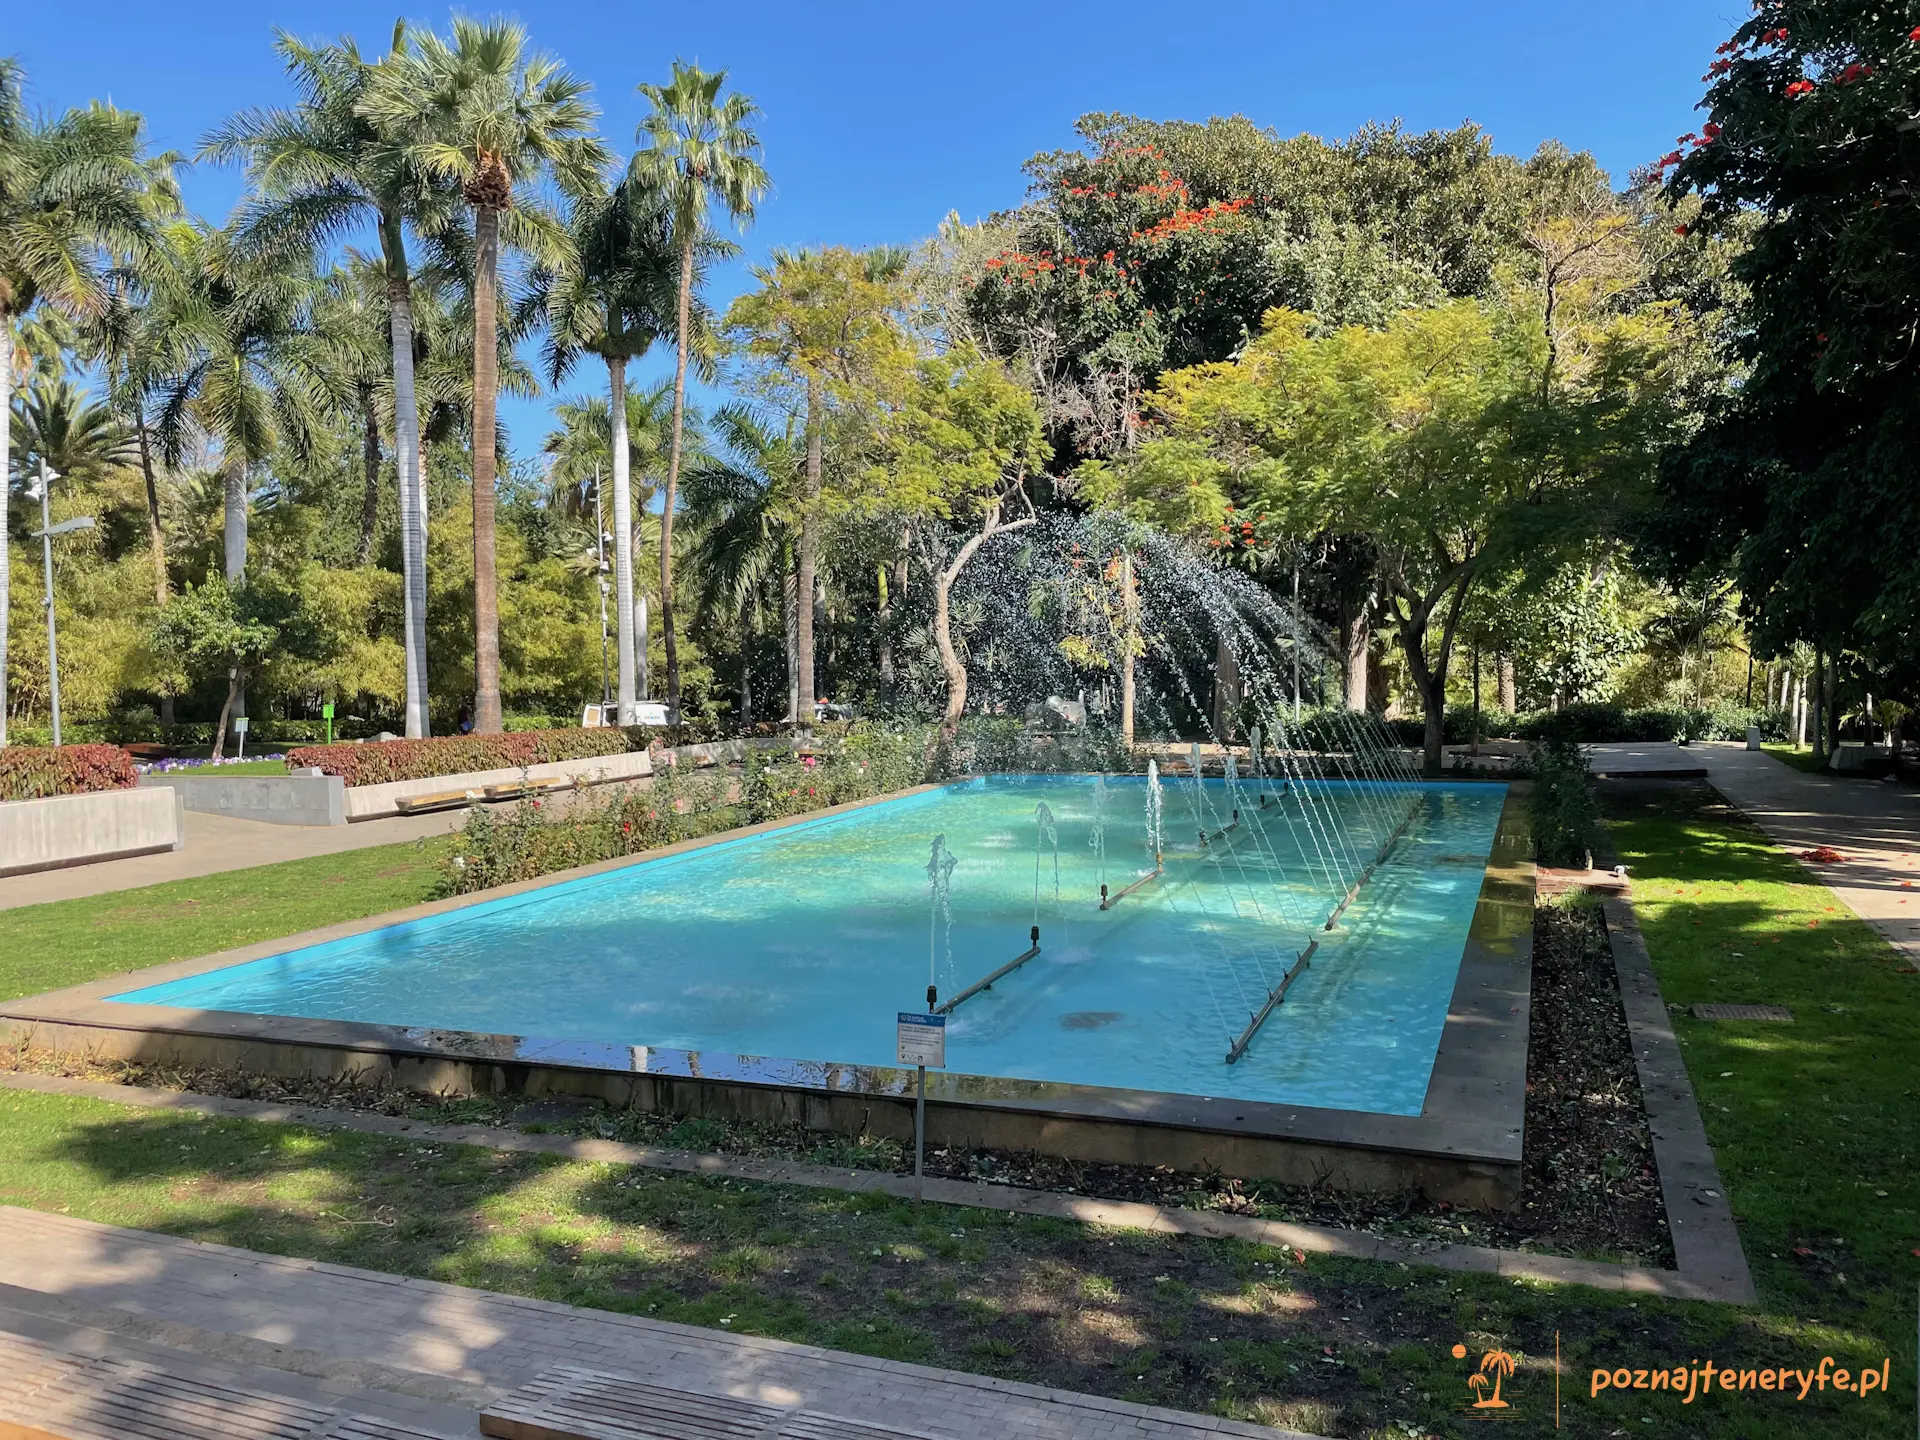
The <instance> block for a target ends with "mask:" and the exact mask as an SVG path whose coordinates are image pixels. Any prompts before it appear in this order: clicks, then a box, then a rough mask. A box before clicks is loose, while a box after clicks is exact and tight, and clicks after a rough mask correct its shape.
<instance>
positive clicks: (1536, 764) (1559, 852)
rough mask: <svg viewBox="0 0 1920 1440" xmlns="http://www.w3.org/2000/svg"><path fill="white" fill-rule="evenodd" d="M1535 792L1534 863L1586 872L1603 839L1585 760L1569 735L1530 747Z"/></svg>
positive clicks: (1553, 736) (1529, 764)
mask: <svg viewBox="0 0 1920 1440" xmlns="http://www.w3.org/2000/svg"><path fill="white" fill-rule="evenodd" d="M1527 769H1528V771H1529V773H1530V774H1531V775H1532V777H1533V792H1532V794H1531V795H1530V796H1529V797H1528V803H1527V809H1528V813H1529V816H1530V818H1531V820H1532V822H1533V853H1534V858H1535V859H1536V860H1538V861H1539V863H1540V864H1542V865H1558V866H1572V867H1580V868H1584V867H1586V866H1587V865H1590V864H1591V863H1592V851H1593V845H1594V841H1595V840H1596V839H1597V838H1598V837H1599V834H1600V806H1599V802H1598V801H1597V800H1595V798H1594V794H1593V783H1592V781H1591V780H1589V779H1588V778H1587V756H1586V752H1585V751H1583V750H1582V749H1581V748H1580V746H1579V743H1578V742H1577V741H1575V740H1574V739H1573V738H1572V737H1571V735H1570V734H1568V733H1567V732H1566V731H1560V732H1555V733H1549V734H1546V735H1542V736H1541V737H1540V738H1539V739H1537V740H1535V741H1533V742H1532V743H1531V744H1530V745H1529V746H1528V747H1527Z"/></svg>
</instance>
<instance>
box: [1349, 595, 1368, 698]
mask: <svg viewBox="0 0 1920 1440" xmlns="http://www.w3.org/2000/svg"><path fill="white" fill-rule="evenodd" d="M1346 632H1347V663H1346V669H1345V674H1346V682H1347V709H1349V710H1352V711H1356V712H1361V711H1364V710H1365V709H1366V708H1367V648H1368V646H1369V645H1371V644H1372V642H1373V626H1372V624H1371V623H1370V622H1369V621H1368V619H1367V607H1366V605H1365V604H1360V605H1356V606H1355V607H1354V609H1353V613H1352V614H1351V615H1349V616H1348V617H1347V625H1346Z"/></svg>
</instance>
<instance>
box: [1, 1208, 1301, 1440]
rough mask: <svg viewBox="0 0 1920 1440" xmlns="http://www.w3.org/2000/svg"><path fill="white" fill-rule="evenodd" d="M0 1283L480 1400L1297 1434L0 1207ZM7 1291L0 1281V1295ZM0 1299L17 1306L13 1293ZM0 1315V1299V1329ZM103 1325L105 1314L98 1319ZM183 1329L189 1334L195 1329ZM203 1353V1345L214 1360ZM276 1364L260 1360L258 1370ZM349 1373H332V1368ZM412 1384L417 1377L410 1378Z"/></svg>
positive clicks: (1187, 1434) (170, 1337)
mask: <svg viewBox="0 0 1920 1440" xmlns="http://www.w3.org/2000/svg"><path fill="white" fill-rule="evenodd" d="M0 1286H12V1287H16V1290H17V1291H18V1292H26V1293H31V1294H37V1295H38V1296H39V1297H42V1298H43V1299H44V1300H49V1301H58V1302H62V1303H66V1304H70V1305H73V1306H76V1307H79V1308H78V1309H77V1310H76V1311H75V1312H74V1313H75V1314H82V1315H86V1314H94V1313H96V1312H101V1311H105V1312H110V1313H111V1315H118V1316H124V1317H126V1320H127V1322H129V1324H131V1325H139V1324H142V1323H144V1324H148V1325H165V1326H167V1327H169V1329H168V1331H167V1334H166V1337H165V1338H164V1340H163V1343H170V1344H174V1345H177V1346H181V1347H183V1348H189V1349H191V1348H196V1347H209V1346H211V1347H213V1348H216V1349H224V1347H227V1346H229V1345H230V1346H231V1347H233V1353H232V1355H230V1356H227V1357H226V1358H231V1359H237V1360H240V1361H241V1362H242V1363H247V1364H256V1365H258V1364H263V1363H264V1364H268V1365H275V1363H276V1359H277V1358H278V1357H285V1361H284V1364H285V1368H287V1369H289V1370H292V1371H295V1372H297V1373H302V1374H309V1375H311V1374H314V1373H316V1372H327V1371H329V1369H330V1367H337V1368H338V1370H339V1372H340V1374H339V1376H338V1377H336V1379H337V1383H343V1384H344V1383H351V1384H355V1385H358V1386H360V1387H363V1388H368V1389H373V1388H385V1387H384V1386H383V1383H382V1377H383V1376H387V1375H397V1376H399V1377H400V1378H401V1379H402V1380H403V1381H404V1380H405V1378H406V1377H419V1378H422V1379H428V1380H431V1381H433V1382H436V1383H437V1384H438V1385H439V1386H440V1387H441V1389H440V1391H439V1393H431V1394H430V1396H429V1398H430V1399H432V1400H434V1401H439V1402H442V1403H444V1401H445V1400H447V1399H450V1398H453V1397H454V1396H455V1395H462V1394H463V1395H466V1396H468V1397H471V1398H474V1399H479V1400H491V1399H494V1398H496V1397H497V1396H498V1395H501V1394H504V1393H505V1392H506V1391H509V1390H512V1389H514V1388H516V1387H518V1386H520V1385H523V1384H525V1383H527V1382H528V1381H530V1380H532V1379H533V1378H534V1377H535V1376H536V1375H538V1374H540V1373H541V1372H542V1371H545V1370H549V1369H551V1368H553V1367H554V1366H558V1365H574V1366H581V1367H585V1368H588V1369H593V1370H602V1371H608V1372H611V1373H615V1374H619V1375H625V1376H630V1377H632V1378H635V1379H639V1380H645V1381H651V1382H653V1383H656V1384H661V1385H667V1386H671V1387H674V1388H677V1389H682V1390H694V1391H700V1392H703V1393H706V1394H710V1395H727V1396H733V1397H736V1398H739V1399H743V1400H753V1401H758V1402H761V1403H763V1404H771V1405H781V1406H795V1407H804V1408H806V1409H808V1410H813V1411H820V1412H824V1413H827V1414H833V1415H841V1416H845V1417H847V1418H848V1419H852V1420H864V1421H867V1422H869V1423H871V1424H875V1425H891V1426H894V1427H897V1428H900V1429H904V1430H908V1431H913V1432H916V1433H921V1434H925V1435H928V1436H935V1437H943V1440H975V1437H980V1436H996V1437H998V1436H1010V1437H1020V1440H1136V1437H1147V1436H1155V1437H1167V1440H1200V1437H1202V1436H1245V1437H1249V1440H1254V1437H1258V1440H1312V1437H1301V1436H1299V1435H1298V1434H1297V1432H1290V1431H1278V1430H1272V1429H1268V1428H1265V1427H1263V1426H1258V1425H1248V1424H1243V1423H1240V1422H1237V1421H1232V1420H1222V1419H1217V1418H1214V1417H1212V1416H1205V1415H1188V1414H1184V1413H1181V1412H1179V1411H1174V1410H1164V1409H1158V1408H1153V1407H1148V1406H1141V1405H1129V1404H1126V1403H1124V1402H1122V1401H1118V1400H1106V1399H1101V1398H1099V1397H1097V1396H1091V1395H1076V1394H1073V1393H1071V1392H1068V1391H1064V1390H1053V1389H1048V1388H1046V1387H1043V1386H1038V1385H1027V1384H1022V1383H1019V1382H1017V1381H1011V1380H998V1379H994V1378H991V1377H988V1376H978V1375H964V1374H960V1373H957V1372H954V1371H946V1370H936V1369H933V1368H931V1367H929V1366H924V1365H905V1364H900V1363H898V1362H896V1361H891V1360H878V1359H873V1358H871V1357H868V1356H862V1355H850V1354H843V1353H840V1352H837V1351H830V1350H821V1349H817V1348H815V1347H813V1346H808V1345H793V1344H788V1343H786V1342H784V1341H779V1340H765V1339H760V1338H757V1337H753V1336H745V1335H728V1334H726V1333H724V1332H721V1331H714V1330H701V1329H695V1328H693V1327H690V1326H684V1325H673V1324H668V1323H666V1322H664V1321H657V1320H648V1319H645V1318H642V1317H639V1316H631V1315H616V1314H611V1313H607V1312H603V1311H597V1310H582V1309H577V1308H575V1307H573V1306H568V1305H559V1304H555V1303H553V1302H551V1301H544V1300H532V1299H527V1298H524V1297H521V1296H515V1295H500V1294H494V1293H492V1292H489V1291H484V1290H471V1289H466V1288H464V1287H461V1286H457V1285H444V1284H440V1283H438V1282H435V1281H430V1280H414V1279H406V1278H403V1277H400V1276H395V1275H382V1274H378V1273H376V1272H374V1271H370V1270H357V1269H352V1268H350V1267H347V1266H342V1265H328V1264H322V1263H319V1262H315V1261H306V1260H288V1259H283V1258H281V1257H278V1256H272V1255H261V1254H255V1253H253V1252H251V1251H246V1250H236V1249H232V1248H230V1247H228V1246H224V1245H207V1244H201V1243H199V1242H196V1241H189V1240H180V1239H175V1238H173V1237H171V1236H163V1235H153V1234H148V1233H146V1232H143V1231H138V1230H123V1229H119V1228H117V1227H114V1226H110V1225H97V1224H94V1223H92V1222H91V1221H86V1220H77V1219H73V1218H71V1217H69V1216H63V1215H48V1214H43V1213H41V1212H38V1211H33V1210H21V1209H16V1208H14V1207H12V1206H0ZM7 1293H9V1292H7V1291H4V1290H0V1300H4V1297H5V1296H6V1294H7ZM16 1308H18V1307H17V1306H16ZM6 1315H7V1311H6V1309H5V1308H4V1306H0V1326H4V1325H5V1324H6ZM100 1328H103V1329H105V1330H112V1329H115V1328H119V1327H116V1326H114V1325H113V1324H111V1323H109V1324H107V1325H105V1326H103V1327H100ZM194 1337H200V1338H199V1339H198V1340H196V1339H195V1338H194ZM216 1358H219V1357H216ZM276 1368H277V1367H276ZM349 1377H350V1378H349ZM412 1388H414V1389H415V1390H416V1392H417V1390H418V1387H417V1386H415V1387H412Z"/></svg>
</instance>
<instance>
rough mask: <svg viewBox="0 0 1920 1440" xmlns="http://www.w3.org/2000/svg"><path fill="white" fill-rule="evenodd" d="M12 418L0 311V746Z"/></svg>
mask: <svg viewBox="0 0 1920 1440" xmlns="http://www.w3.org/2000/svg"><path fill="white" fill-rule="evenodd" d="M12 417H13V315H12V314H11V312H9V311H7V310H5V309H0V746H3V745H5V744H6V743H7V606H8V600H9V596H8V586H9V583H10V581H11V578H12V577H11V574H10V571H11V568H12V566H11V555H10V551H11V550H12V542H11V540H10V539H9V538H8V537H9V536H10V534H11V533H12V532H11V530H10V528H9V523H10V522H9V520H8V517H7V507H8V503H9V501H8V493H7V492H8V486H7V471H8V467H9V462H10V461H11V460H12V458H13V456H12V452H11V451H10V450H9V448H8V446H9V445H10V443H11V435H10V423H9V422H10V421H11V419H12Z"/></svg>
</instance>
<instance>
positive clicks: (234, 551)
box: [213, 455, 247, 760]
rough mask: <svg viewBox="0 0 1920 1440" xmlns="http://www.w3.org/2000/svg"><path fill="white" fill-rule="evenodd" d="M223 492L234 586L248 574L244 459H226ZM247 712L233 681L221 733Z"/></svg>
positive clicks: (242, 688)
mask: <svg viewBox="0 0 1920 1440" xmlns="http://www.w3.org/2000/svg"><path fill="white" fill-rule="evenodd" d="M223 479H224V488H225V491H226V527H225V528H226V535H225V541H226V562H227V569H226V574H227V583H228V584H229V585H237V584H239V583H240V582H241V581H242V580H243V579H245V578H246V574H247V462H246V459H245V457H244V456H241V455H232V456H229V457H228V458H227V468H226V474H225V476H224V477H223ZM246 713H247V687H246V684H245V683H244V682H243V681H235V682H234V684H233V686H232V693H231V694H229V695H228V697H227V705H226V706H225V707H224V708H223V709H222V710H221V712H220V717H221V719H220V732H221V735H224V734H225V733H226V725H227V718H228V717H229V716H230V715H245V714H246ZM220 743H221V739H220V736H215V738H214V744H215V746H216V748H215V750H214V752H213V756H214V759H216V760H217V759H219V758H220V751H219V749H218V748H217V747H218V746H219V745H220Z"/></svg>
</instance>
